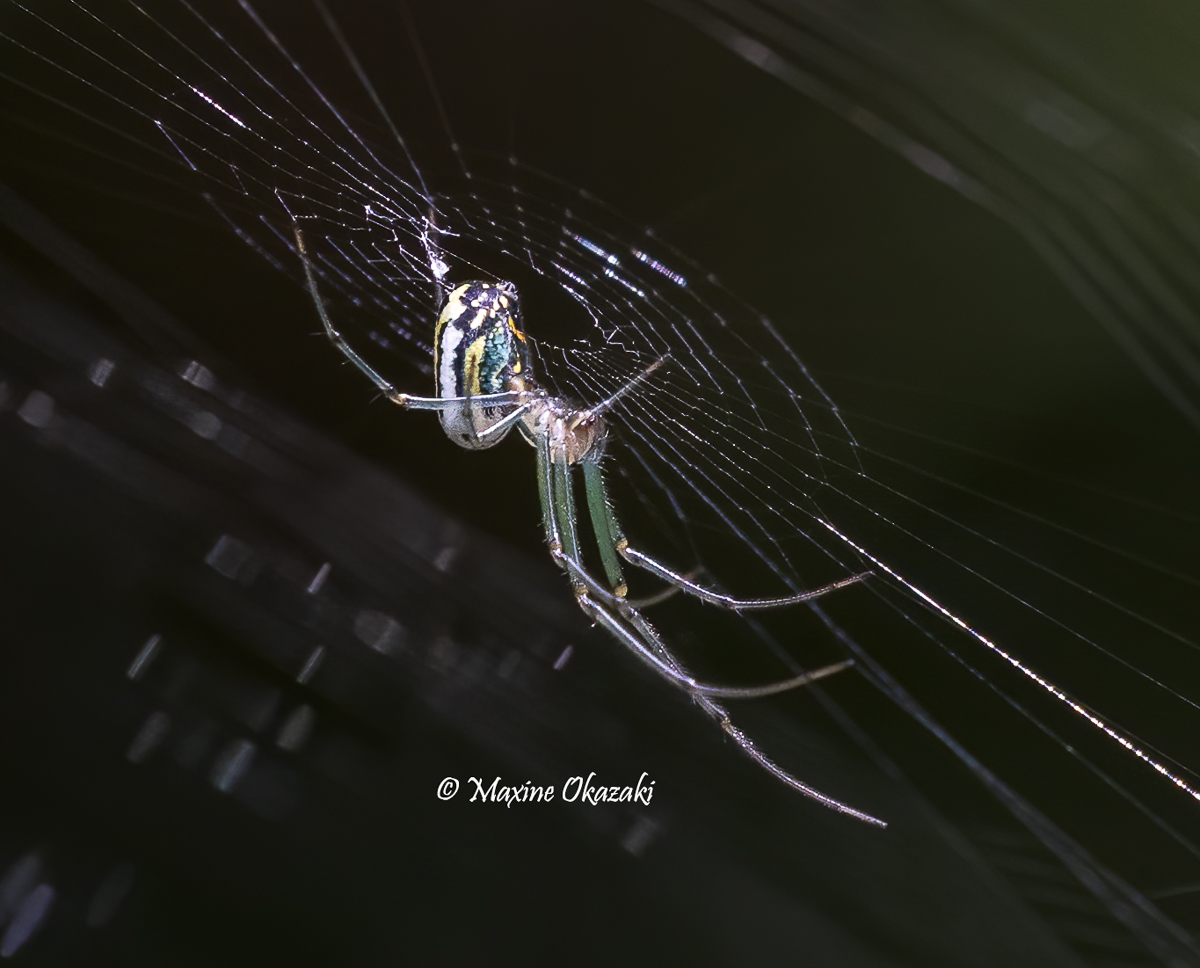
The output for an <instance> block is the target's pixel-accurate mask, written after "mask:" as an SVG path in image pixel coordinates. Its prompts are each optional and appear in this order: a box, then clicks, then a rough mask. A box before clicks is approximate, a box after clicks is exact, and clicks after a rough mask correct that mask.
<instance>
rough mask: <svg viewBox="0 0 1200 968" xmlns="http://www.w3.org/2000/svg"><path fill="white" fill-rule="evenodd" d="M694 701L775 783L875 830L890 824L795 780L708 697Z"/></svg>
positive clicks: (701, 697)
mask: <svg viewBox="0 0 1200 968" xmlns="http://www.w3.org/2000/svg"><path fill="white" fill-rule="evenodd" d="M693 698H694V699H695V701H696V705H698V706H699V707H700V708H701V709H703V710H704V711H705V712H706V713H708V715H709V716H711V717H712V718H713V719H714V720H716V721H717V723H718V725H720V727H721V729H723V730H724V731H725V734H726V735H727V736H729V738H730V739H732V740H733V741H734V742H735V743H737V745H738V746H739V747H741V749H742V752H743V753H745V754H746V755H747V756H749V757H750V759H752V760H754V762H755V763H757V764H758V765H759V766H761V767H762V768H763V769H764V770H766V771H767V772H768V773H770V774H771V775H772V776H774V777H775V778H776V779H778V780H782V781H783V782H784V783H786V784H787V785H788V786H790V787H791V788H792V789H793V790H796V791H797V792H799V793H802V794H804V796H806V797H808V798H809V799H810V800H816V801H817V803H819V804H821V805H822V806H826V807H828V808H829V809H830V810H836V811H837V812H838V813H844V814H846V815H848V816H851V817H854V818H855V819H856V820H861V821H863V822H864V823H869V824H872V825H873V826H876V827H886V826H887V821H885V820H880V819H879V818H878V817H873V816H871V814H869V813H864V812H863V811H861V810H856V809H855V808H854V807H851V806H849V805H848V804H845V803H842V802H841V801H840V800H835V799H834V798H833V797H830V796H826V795H825V794H824V793H822V792H821V791H820V790H818V789H816V788H815V787H811V786H809V785H808V784H807V783H805V782H803V781H802V780H797V779H796V778H795V777H794V776H792V775H791V774H790V773H788V772H787V770H785V769H783V768H782V767H781V766H779V765H778V764H776V763H775V762H774V761H773V760H772V759H770V758H769V757H768V756H767V755H766V754H765V753H763V752H762V751H761V750H760V749H759V748H758V747H757V746H755V745H754V743H753V741H751V739H750V737H749V736H747V735H746V734H745V733H743V732H742V731H741V730H740V729H738V728H737V726H735V725H734V724H733V722H732V720H730V718H729V713H727V712H726V711H725V709H724V707H722V706H719V705H717V704H716V703H715V702H713V701H712V700H711V699H708V698H707V697H705V696H694V697H693Z"/></svg>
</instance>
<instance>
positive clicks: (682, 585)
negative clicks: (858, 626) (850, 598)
mask: <svg viewBox="0 0 1200 968" xmlns="http://www.w3.org/2000/svg"><path fill="white" fill-rule="evenodd" d="M616 550H617V553H618V554H620V556H621V557H622V558H624V559H625V560H626V561H627V562H629V563H630V564H631V565H635V566H637V567H638V568H641V569H642V570H643V571H648V572H650V574H652V575H654V576H655V577H656V578H661V579H662V580H663V581H665V582H668V583H670V584H672V585H675V586H676V587H677V588H679V589H680V590H681V591H684V592H687V593H688V594H689V595H693V596H695V597H696V598H698V599H700V600H701V601H702V602H708V603H709V604H710V605H717V606H719V607H721V608H728V609H730V610H731V611H734V612H745V611H750V610H752V609H759V608H781V607H783V606H785V605H799V604H800V603H801V602H810V601H812V600H813V599H814V598H820V597H821V596H822V595H828V594H829V593H830V592H836V591H837V590H838V589H839V588H845V587H846V586H847V585H854V584H857V583H858V582H860V581H862V580H863V579H864V578H867V577H869V576H870V574H871V572H869V571H863V572H860V573H859V574H857V575H851V576H850V577H849V578H843V579H841V580H839V581H835V582H831V583H830V584H828V585H823V586H821V587H820V588H814V589H812V590H811V591H807V592H800V593H799V594H797V595H788V596H785V597H783V598H734V597H733V596H732V595H722V594H721V593H719V592H714V591H710V590H709V589H707V588H705V587H703V586H702V585H697V584H696V583H695V582H694V581H692V580H691V579H689V578H687V577H686V576H684V575H681V574H679V573H678V572H676V571H672V570H671V569H670V568H668V567H667V566H666V565H664V564H662V563H661V562H659V561H656V560H655V559H653V558H651V557H650V556H648V555H644V554H642V553H641V552H640V551H637V550H635V549H633V548H631V547H630V546H629V542H628V541H627V540H625V537H624V536H623V535H622V536H621V537H620V538H618V543H617V549H616Z"/></svg>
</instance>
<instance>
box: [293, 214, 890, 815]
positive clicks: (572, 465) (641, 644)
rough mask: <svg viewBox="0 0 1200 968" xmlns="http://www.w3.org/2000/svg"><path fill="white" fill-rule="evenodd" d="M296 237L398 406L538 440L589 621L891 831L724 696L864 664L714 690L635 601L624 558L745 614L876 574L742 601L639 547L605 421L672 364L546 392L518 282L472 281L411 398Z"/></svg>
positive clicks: (743, 739)
mask: <svg viewBox="0 0 1200 968" xmlns="http://www.w3.org/2000/svg"><path fill="white" fill-rule="evenodd" d="M295 240H296V250H297V253H298V255H299V257H300V260H301V262H302V263H303V265H304V274H305V279H306V282H307V287H308V291H309V295H310V296H311V298H312V300H313V303H314V304H315V305H316V309H317V314H318V315H319V316H320V319H321V324H322V326H323V327H324V329H325V334H326V335H327V336H328V337H329V340H330V342H332V343H333V345H334V346H335V347H336V348H337V349H338V350H339V351H340V352H341V353H342V355H343V356H345V357H346V359H347V360H349V361H350V362H351V363H352V364H354V366H355V367H357V368H358V369H359V370H360V371H361V372H362V373H363V374H364V375H365V376H367V377H368V378H369V379H370V380H371V381H372V382H373V383H374V384H375V385H376V386H377V387H378V388H379V389H380V391H382V392H383V394H384V395H385V396H386V397H387V398H388V399H389V400H391V401H392V403H395V404H397V405H399V406H401V407H404V408H406V409H409V410H433V411H436V412H437V414H438V417H439V419H440V420H441V424H442V429H443V430H445V432H446V436H448V437H449V438H450V439H451V440H452V441H454V442H455V443H456V444H458V445H459V446H460V447H464V448H466V449H468V450H483V449H485V448H488V447H494V446H495V445H496V444H498V443H499V442H500V441H501V440H502V439H503V438H504V437H506V436H507V435H508V433H509V431H510V430H512V429H513V428H514V427H516V428H517V429H518V430H519V432H520V433H521V435H522V436H523V437H524V438H525V439H526V440H527V441H528V442H529V443H530V444H532V445H533V447H534V449H535V450H536V452H537V482H538V497H539V500H540V503H541V509H542V524H543V527H544V529H545V532H546V544H547V545H548V547H549V549H550V555H551V557H552V558H553V559H554V561H555V562H556V563H557V564H558V565H559V567H560V568H562V569H563V570H564V571H565V572H566V573H567V576H568V578H569V579H570V582H571V585H572V588H573V590H574V592H575V600H576V602H577V603H578V605H579V607H580V608H581V609H582V610H583V612H584V614H585V615H587V616H588V617H589V618H590V619H591V620H592V621H593V622H594V623H595V624H596V625H599V626H601V627H602V628H603V629H605V631H607V632H608V633H609V634H610V635H611V636H612V637H613V638H615V639H616V640H617V641H618V642H620V643H621V644H622V645H623V646H625V647H626V648H627V649H629V651H630V652H632V653H633V654H634V655H636V656H637V657H638V658H639V659H641V660H642V661H643V662H644V663H646V664H647V665H648V666H650V667H651V668H652V669H654V671H655V672H657V673H658V674H659V675H661V676H662V677H663V678H665V679H667V680H668V681H669V682H671V683H673V684H674V685H676V686H678V687H679V688H681V689H683V690H684V691H685V692H686V693H688V695H690V696H691V698H692V700H693V701H694V702H695V703H696V705H698V706H699V707H700V708H701V709H702V710H704V712H706V713H707V714H708V715H709V716H710V717H712V718H713V719H714V720H715V721H716V722H717V723H718V724H719V725H720V727H721V729H723V730H724V731H725V733H726V734H728V735H729V737H730V738H731V739H732V740H733V741H734V742H735V743H736V744H737V745H738V746H739V747H740V748H741V749H742V750H743V751H744V752H745V753H746V754H747V755H748V756H749V757H750V758H751V759H752V760H754V761H755V762H756V763H758V764H759V766H761V767H762V768H763V769H765V770H766V771H767V772H769V773H771V774H772V775H773V776H775V777H777V778H778V779H780V780H782V781H783V782H784V783H786V784H787V785H788V786H790V787H792V788H793V789H795V790H797V791H799V792H800V793H802V794H803V795H804V796H806V797H809V798H811V799H813V800H816V801H817V802H818V803H821V804H824V805H825V806H826V807H829V808H830V809H832V810H836V811H837V812H839V813H844V814H848V815H850V816H852V817H856V818H857V819H859V820H862V821H865V822H867V823H870V824H875V825H878V826H886V824H885V823H884V822H883V821H881V820H879V819H877V818H875V817H872V816H871V815H870V814H867V813H863V812H862V811H860V810H856V809H854V808H853V807H851V806H848V805H847V804H844V803H842V802H840V801H838V800H835V799H834V798H832V797H829V796H827V795H825V794H824V793H821V792H820V791H819V790H817V789H815V788H814V787H812V786H810V785H808V784H807V783H804V782H803V781H801V780H798V779H797V778H796V777H794V776H792V775H791V774H790V773H788V772H787V771H786V770H784V769H783V768H781V767H780V766H778V765H776V764H775V763H774V762H773V761H772V760H771V759H769V758H768V757H767V756H766V755H765V754H764V753H763V752H761V751H760V750H759V749H758V747H757V746H755V744H754V743H753V742H752V741H751V740H750V738H749V737H748V736H747V735H746V734H745V733H743V732H742V731H741V730H740V729H739V728H738V727H737V726H735V725H734V724H733V722H732V721H731V719H730V717H729V714H728V713H727V712H726V711H725V708H724V707H723V706H721V705H720V704H719V703H718V702H717V701H716V700H719V699H753V698H757V697H761V696H769V695H774V694H775V693H780V692H784V691H786V690H789V689H795V688H798V687H800V686H804V685H807V684H808V683H811V682H815V681H816V680H818V679H822V678H824V677H826V676H829V675H833V674H834V673H835V672H840V671H842V670H843V669H846V668H848V667H849V666H851V665H853V660H852V659H849V660H846V661H843V662H838V663H835V664H833V665H828V666H824V667H822V668H819V669H815V670H813V671H811V672H806V673H804V674H803V675H798V676H794V677H792V678H789V679H784V680H781V681H779V682H773V683H769V684H767V685H762V686H747V687H740V686H716V685H710V684H707V683H703V682H700V681H699V680H697V679H696V678H694V677H693V676H692V675H691V674H690V673H688V671H687V670H686V669H685V668H684V666H683V665H682V663H680V662H679V660H678V659H676V658H675V656H674V655H673V654H672V653H671V651H670V649H669V648H668V647H667V645H666V643H665V642H664V641H663V639H662V637H661V636H660V635H659V633H658V632H657V630H655V628H654V627H653V626H652V625H651V624H650V622H649V621H648V620H647V619H646V617H645V616H644V615H643V614H642V609H643V608H645V607H647V606H648V605H649V604H652V603H653V602H655V601H659V600H661V599H662V598H663V597H665V596H664V595H659V596H655V597H654V598H652V599H642V600H640V601H639V600H633V599H630V598H628V597H627V594H626V584H625V578H624V573H623V569H622V562H625V563H627V564H629V565H632V566H634V567H637V568H640V569H642V570H643V571H646V572H648V573H649V574H651V575H654V576H655V577H657V578H659V579H661V580H662V581H664V582H666V583H667V585H668V589H667V593H666V594H668V595H669V594H674V593H676V592H683V593H686V594H688V595H692V596H694V597H695V598H698V599H700V600H701V601H703V602H707V603H709V604H710V605H716V606H719V607H721V608H726V609H731V610H733V611H735V612H742V611H748V610H752V609H767V608H780V607H783V606H787V605H795V604H799V603H801V602H807V601H811V600H813V599H815V598H819V597H821V596H823V595H827V594H829V593H830V592H833V591H837V590H838V589H840V588H845V587H846V586H847V585H852V584H854V583H856V582H859V581H861V580H862V579H863V578H865V577H866V574H867V573H863V574H859V575H853V576H851V577H849V578H844V579H842V580H841V581H836V582H833V583H832V584H829V585H826V586H824V587H822V588H818V589H815V590H813V591H807V592H803V593H801V594H798V595H791V596H788V597H786V598H764V599H736V598H733V597H731V596H729V595H724V594H720V593H718V592H715V591H712V590H710V589H707V588H704V587H703V586H701V585H699V584H697V583H696V582H694V581H693V580H692V579H691V578H689V577H687V576H686V575H682V574H679V573H678V572H676V571H674V570H672V569H671V568H669V567H667V566H666V565H664V564H662V563H661V562H659V561H656V560H655V559H654V558H652V557H650V556H648V555H645V554H643V553H641V552H640V551H637V550H636V549H634V548H632V547H630V545H629V542H628V541H627V540H626V538H625V536H624V534H623V533H622V531H621V526H620V524H619V522H618V520H617V517H616V515H615V514H614V513H613V508H612V504H611V503H610V501H609V498H608V493H607V489H606V487H605V483H604V475H603V473H602V471H601V458H602V456H603V454H604V446H605V441H606V439H607V437H608V434H609V427H608V422H607V420H606V419H605V414H606V412H607V411H608V410H610V409H611V408H612V406H613V404H614V403H616V402H617V401H618V400H619V399H621V398H622V397H624V396H625V395H626V394H628V393H630V392H632V391H633V390H635V389H636V388H637V387H638V386H639V385H640V384H642V383H643V382H645V381H647V380H651V379H653V378H654V374H655V372H656V371H658V370H659V369H660V368H661V367H663V366H665V365H667V364H668V362H669V357H667V356H663V357H660V358H659V359H657V360H655V361H654V362H653V363H652V364H650V365H649V366H648V367H646V368H645V369H644V370H643V371H642V372H641V373H638V374H637V375H635V376H634V377H632V378H631V379H630V380H628V381H627V382H626V383H625V385H624V386H622V387H620V388H619V389H618V390H617V391H616V392H615V393H614V394H613V395H612V396H610V397H609V398H608V399H607V400H603V401H601V402H600V403H598V404H595V405H593V406H590V407H585V408H580V407H578V406H576V405H575V404H574V403H573V402H571V401H569V400H567V399H565V398H563V397H558V396H555V395H553V394H551V393H550V392H549V391H547V390H545V389H543V388H541V387H539V386H538V385H537V380H536V377H535V375H534V372H533V367H532V365H531V359H530V353H529V348H528V345H527V342H526V338H525V334H524V333H523V332H522V330H521V326H520V320H521V315H520V301H519V298H518V295H517V291H516V287H514V286H513V285H512V284H511V283H507V282H500V281H491V282H482V281H475V282H465V283H462V284H460V285H458V286H456V287H455V288H454V289H453V290H452V291H451V292H450V293H449V295H448V296H447V297H446V299H445V301H444V303H443V305H442V308H441V311H440V313H439V314H438V318H437V323H436V325H435V328H434V379H435V381H436V387H437V394H438V395H437V396H435V397H419V396H413V395H411V394H408V393H401V392H399V391H398V390H397V389H396V388H395V387H393V386H392V385H391V384H390V383H389V382H388V381H387V380H385V379H384V378H383V377H382V376H381V375H380V374H379V373H378V372H377V371H376V370H375V369H374V368H373V367H372V366H371V365H370V364H369V363H367V361H366V360H364V359H363V358H362V357H361V356H360V355H359V354H358V353H357V352H356V351H355V350H354V349H353V347H351V346H350V345H349V343H347V342H346V340H345V338H344V337H343V336H342V334H341V333H340V332H339V331H338V330H337V328H336V327H335V326H334V325H333V321H332V320H331V319H330V316H329V313H328V311H327V310H326V308H325V304H324V301H323V300H322V298H321V294H320V292H319V290H318V286H317V277H316V272H315V270H314V268H313V264H312V260H311V259H310V258H309V256H308V252H307V249H306V248H305V242H304V236H303V234H302V233H301V231H300V229H299V227H296V228H295ZM576 471H578V472H579V474H581V475H582V478H583V488H584V494H585V497H586V501H587V507H588V516H589V518H590V519H591V523H592V530H593V531H594V533H595V539H596V544H597V547H598V551H599V557H600V561H601V564H602V567H603V569H604V574H605V578H606V582H607V583H604V582H601V581H599V580H598V579H596V578H595V577H593V576H592V574H591V573H590V572H589V571H588V569H587V568H586V567H585V565H584V564H583V561H582V559H581V556H580V553H579V538H578V535H577V531H576V520H577V513H576V510H575V486H576V485H575V479H574V477H573V474H574V472H576Z"/></svg>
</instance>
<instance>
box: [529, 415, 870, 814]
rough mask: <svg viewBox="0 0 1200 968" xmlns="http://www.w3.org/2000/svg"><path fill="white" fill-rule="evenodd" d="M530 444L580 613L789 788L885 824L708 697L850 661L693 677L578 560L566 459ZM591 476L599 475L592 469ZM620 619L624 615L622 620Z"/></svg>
mask: <svg viewBox="0 0 1200 968" xmlns="http://www.w3.org/2000/svg"><path fill="white" fill-rule="evenodd" d="M536 446H537V456H538V461H537V463H538V475H537V476H538V494H539V497H540V499H541V504H542V517H543V524H544V527H545V530H546V542H547V544H548V545H549V546H550V551H551V554H552V555H553V556H554V558H555V560H556V561H558V563H559V564H560V565H561V566H562V567H563V568H564V570H566V572H567V574H568V576H569V577H570V579H571V584H572V585H573V586H574V587H575V597H576V600H577V601H578V603H579V606H580V608H581V609H582V610H583V612H584V614H586V615H588V616H589V617H591V618H592V620H593V621H595V622H596V624H597V625H600V626H602V627H603V628H604V629H605V630H606V631H607V632H608V633H609V634H610V635H612V636H613V638H615V639H616V640H617V641H618V642H620V643H621V644H622V645H624V646H625V647H626V648H628V649H629V650H630V651H631V652H632V653H633V654H634V655H636V656H637V657H638V658H639V659H641V660H642V661H643V662H645V663H646V664H647V665H649V666H650V667H651V668H652V669H654V670H655V671H656V672H658V673H659V674H660V675H662V676H663V677H664V678H665V679H667V680H669V681H670V682H673V683H675V684H676V685H678V686H679V687H681V688H682V689H684V690H685V691H686V692H687V693H688V694H689V695H691V697H692V700H693V701H694V702H695V703H696V704H697V705H699V706H700V708H701V709H703V710H704V711H705V712H706V713H707V714H708V715H709V716H711V717H712V718H713V719H714V720H715V721H716V722H717V723H718V725H720V727H721V729H723V730H724V731H725V733H726V735H728V736H729V737H730V739H732V740H733V741H734V742H735V743H736V744H737V745H738V746H739V747H740V748H741V749H742V751H743V752H744V753H745V754H746V755H747V756H749V757H750V758H751V759H752V760H754V762H756V763H757V764H758V765H759V766H761V767H762V768H763V769H764V770H766V771H767V772H768V773H770V774H771V775H772V776H774V777H776V778H777V779H779V780H781V781H782V782H784V783H786V784H787V785H788V786H790V787H791V788H792V789H793V790H796V791H797V792H799V793H801V794H803V795H804V796H806V797H808V798H810V799H812V800H815V801H817V802H818V803H820V804H823V805H824V806H826V807H828V808H829V809H831V810H836V811H837V812H838V813H844V814H847V815H848V816H851V817H855V818H856V819H858V820H862V821H863V822H865V823H869V824H874V825H876V826H880V827H886V826H887V824H886V823H885V822H884V821H882V820H879V819H878V818H876V817H872V816H871V815H870V814H867V813H863V812H862V811H861V810H856V809H854V808H853V807H851V806H848V805H847V804H844V803H842V802H841V801H839V800H835V799H833V798H832V797H829V796H826V795H825V794H824V793H821V792H820V791H819V790H817V789H815V788H814V787H811V786H809V785H808V784H807V783H804V782H802V781H800V780H798V779H796V778H795V777H794V776H792V775H791V774H790V773H788V772H787V771H786V770H784V769H783V768H781V767H780V766H778V765H777V764H776V763H775V762H774V761H772V760H771V759H770V758H769V757H767V756H766V755H765V754H764V753H763V752H762V751H761V750H759V749H758V747H757V746H755V745H754V743H753V742H752V741H751V740H750V738H749V737H748V736H746V734H745V733H743V732H742V731H741V730H740V729H738V728H737V727H736V726H735V725H734V724H733V722H732V720H731V719H730V717H729V714H728V713H727V712H726V711H725V709H724V707H722V706H720V705H718V704H717V703H716V702H714V701H713V698H712V697H714V696H716V697H723V698H724V697H729V698H754V697H757V696H763V695H770V694H771V693H773V692H780V691H783V690H784V689H791V688H795V687H796V686H800V685H803V684H805V683H808V682H812V681H813V680H815V679H819V678H822V677H824V676H827V675H832V674H833V673H834V672H839V671H841V670H842V669H844V668H846V667H847V666H849V665H851V664H852V663H851V662H842V663H838V664H837V665H833V666H827V667H825V668H824V669H818V670H816V671H815V672H811V673H808V674H806V675H804V676H800V677H797V678H795V679H790V680H787V681H786V682H784V683H775V684H774V685H772V686H765V687H761V688H749V689H740V688H730V689H725V688H723V687H719V686H707V685H705V684H704V683H701V682H698V681H697V680H696V679H694V678H693V677H692V676H690V675H689V674H688V673H687V671H686V670H685V669H684V668H683V666H682V665H681V664H680V663H679V661H678V660H677V659H676V658H675V657H674V656H673V655H672V654H671V652H670V650H669V649H668V648H667V646H666V644H665V643H664V642H663V641H662V639H661V638H660V637H659V635H658V633H657V632H656V631H655V630H654V628H653V626H651V625H650V623H649V622H648V621H646V619H645V617H644V616H642V614H641V613H640V612H638V611H637V610H636V609H635V608H632V607H631V606H630V604H629V603H628V602H627V601H624V600H623V599H622V598H621V597H619V596H618V595H615V594H614V593H613V592H610V591H607V590H605V589H603V588H601V587H600V586H599V583H598V582H596V580H595V579H594V578H592V577H591V575H589V574H588V573H587V571H586V569H584V567H583V566H582V565H581V564H580V562H579V557H578V538H577V535H576V528H575V503H574V496H573V494H572V488H571V478H570V467H569V466H568V465H567V462H566V459H565V457H564V458H562V459H560V460H554V459H553V457H552V455H551V441H550V439H549V435H546V434H543V435H541V436H540V437H539V438H538V439H537V441H536ZM582 466H583V467H584V473H585V479H587V467H588V462H583V465H582ZM594 479H597V480H598V479H599V475H598V471H597V475H596V478H594ZM589 510H590V511H591V512H592V513H593V514H596V512H597V511H603V512H604V518H602V519H601V521H599V522H597V521H593V524H594V527H595V528H596V529H597V532H598V534H599V533H602V532H604V531H605V530H606V527H607V520H608V519H610V518H611V513H612V512H611V509H609V508H608V505H607V501H606V500H601V501H599V502H597V501H596V500H595V499H594V497H593V495H591V494H589ZM597 593H603V595H597ZM603 596H607V597H608V598H609V599H610V600H612V601H614V602H616V603H618V607H620V608H621V609H622V611H621V614H620V616H618V615H617V614H614V613H613V612H612V611H611V610H610V608H608V607H606V605H605V603H604V601H603V600H602V599H603ZM622 619H624V620H625V621H622Z"/></svg>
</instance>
